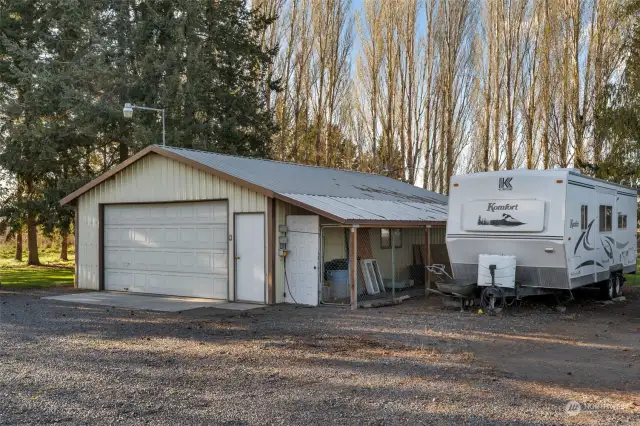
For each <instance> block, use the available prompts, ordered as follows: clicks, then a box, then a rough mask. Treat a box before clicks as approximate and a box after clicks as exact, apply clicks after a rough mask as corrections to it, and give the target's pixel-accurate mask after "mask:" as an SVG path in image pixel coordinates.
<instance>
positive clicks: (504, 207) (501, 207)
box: [487, 203, 518, 212]
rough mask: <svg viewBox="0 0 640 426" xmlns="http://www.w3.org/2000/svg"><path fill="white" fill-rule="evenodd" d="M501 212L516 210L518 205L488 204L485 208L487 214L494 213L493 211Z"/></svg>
mask: <svg viewBox="0 0 640 426" xmlns="http://www.w3.org/2000/svg"><path fill="white" fill-rule="evenodd" d="M502 210H518V205H517V204H508V203H507V204H496V203H489V205H488V206H487V211H488V212H495V211H502Z"/></svg>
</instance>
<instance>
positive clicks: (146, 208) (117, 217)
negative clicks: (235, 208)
mask: <svg viewBox="0 0 640 426" xmlns="http://www.w3.org/2000/svg"><path fill="white" fill-rule="evenodd" d="M107 207H108V211H105V222H107V223H109V224H111V225H139V224H145V225H147V224H158V223H167V222H174V223H175V222H176V221H180V223H184V224H192V225H197V224H201V223H202V224H221V225H222V224H224V225H226V224H227V205H226V203H225V202H221V201H219V202H191V203H188V202H187V203H168V204H148V205H147V204H125V205H110V206H107Z"/></svg>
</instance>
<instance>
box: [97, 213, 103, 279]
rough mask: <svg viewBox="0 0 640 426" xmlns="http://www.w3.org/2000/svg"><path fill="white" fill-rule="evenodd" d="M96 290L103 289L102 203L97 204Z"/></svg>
mask: <svg viewBox="0 0 640 426" xmlns="http://www.w3.org/2000/svg"><path fill="white" fill-rule="evenodd" d="M98 290H100V291H102V290H104V204H99V205H98Z"/></svg>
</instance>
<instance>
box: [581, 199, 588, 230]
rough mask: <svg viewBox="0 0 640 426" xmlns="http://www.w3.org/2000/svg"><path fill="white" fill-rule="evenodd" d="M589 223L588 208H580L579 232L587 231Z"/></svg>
mask: <svg viewBox="0 0 640 426" xmlns="http://www.w3.org/2000/svg"><path fill="white" fill-rule="evenodd" d="M588 222H589V206H585V205H583V206H580V230H581V231H585V230H586V229H587V223H588Z"/></svg>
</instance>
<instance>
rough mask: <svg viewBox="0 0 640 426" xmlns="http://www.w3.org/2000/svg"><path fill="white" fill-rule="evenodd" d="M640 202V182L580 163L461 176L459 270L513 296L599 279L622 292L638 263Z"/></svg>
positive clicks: (456, 194) (450, 235)
mask: <svg viewBox="0 0 640 426" xmlns="http://www.w3.org/2000/svg"><path fill="white" fill-rule="evenodd" d="M637 203H638V192H637V190H636V189H633V188H629V187H626V186H621V185H616V184H613V183H610V182H606V181H603V180H599V179H595V178H592V177H588V176H585V175H582V174H580V172H579V171H577V170H574V169H554V170H527V169H519V170H508V171H498V172H485V173H476V174H470V175H462V176H453V177H452V178H451V187H450V191H449V216H448V220H447V241H446V242H447V249H448V251H449V258H450V260H451V267H452V270H453V274H454V277H455V278H456V279H457V280H462V281H471V280H473V281H474V282H476V283H477V284H478V286H491V287H492V288H496V287H498V288H501V289H502V290H501V291H507V292H508V293H505V296H508V295H514V293H515V295H516V296H524V295H530V294H542V293H548V292H550V291H554V290H572V289H575V288H578V287H582V286H587V285H593V284H597V285H599V286H600V288H601V291H602V292H603V296H604V297H607V298H614V297H617V296H619V295H621V294H622V285H623V282H624V278H623V274H626V273H634V272H635V270H636V259H637V245H636V228H637V217H636V216H637ZM509 292H510V293H509Z"/></svg>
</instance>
